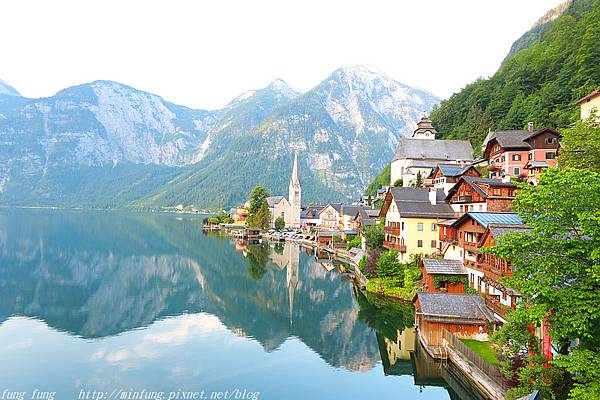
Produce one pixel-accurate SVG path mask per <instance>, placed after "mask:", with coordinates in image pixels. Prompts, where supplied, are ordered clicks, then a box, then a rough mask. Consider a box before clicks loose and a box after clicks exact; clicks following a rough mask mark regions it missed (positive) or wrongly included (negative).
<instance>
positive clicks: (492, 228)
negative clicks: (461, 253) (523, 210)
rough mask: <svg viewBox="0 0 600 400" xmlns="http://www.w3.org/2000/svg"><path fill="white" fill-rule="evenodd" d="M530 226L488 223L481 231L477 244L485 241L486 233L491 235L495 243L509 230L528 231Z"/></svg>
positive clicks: (480, 244)
mask: <svg viewBox="0 0 600 400" xmlns="http://www.w3.org/2000/svg"><path fill="white" fill-rule="evenodd" d="M530 231H531V227H529V226H527V225H524V224H518V225H517V224H500V223H495V222H494V223H490V224H488V226H487V229H486V230H485V232H484V233H483V235H482V237H481V240H480V241H479V246H482V245H483V243H484V242H485V239H486V237H487V235H492V237H493V238H494V241H495V242H496V243H498V242H499V240H500V238H501V237H502V236H504V235H505V234H507V233H509V232H526V233H527V232H530Z"/></svg>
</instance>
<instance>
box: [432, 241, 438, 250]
mask: <svg viewBox="0 0 600 400" xmlns="http://www.w3.org/2000/svg"><path fill="white" fill-rule="evenodd" d="M436 247H437V242H436V241H435V240H432V241H431V248H432V249H435V248H436Z"/></svg>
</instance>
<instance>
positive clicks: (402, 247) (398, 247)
mask: <svg viewBox="0 0 600 400" xmlns="http://www.w3.org/2000/svg"><path fill="white" fill-rule="evenodd" d="M383 247H385V248H386V249H390V250H398V251H399V252H400V253H406V245H404V244H398V243H392V242H383Z"/></svg>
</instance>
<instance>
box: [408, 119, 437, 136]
mask: <svg viewBox="0 0 600 400" xmlns="http://www.w3.org/2000/svg"><path fill="white" fill-rule="evenodd" d="M436 133H437V131H436V130H435V128H434V127H433V124H432V123H431V120H430V119H429V118H427V117H422V118H421V120H420V121H419V122H417V129H415V131H414V132H413V134H412V139H429V140H435V134H436Z"/></svg>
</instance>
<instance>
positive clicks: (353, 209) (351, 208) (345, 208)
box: [340, 205, 365, 216]
mask: <svg viewBox="0 0 600 400" xmlns="http://www.w3.org/2000/svg"><path fill="white" fill-rule="evenodd" d="M364 207H365V206H359V205H342V207H341V209H340V213H341V214H344V215H351V216H355V215H356V213H358V210H360V209H362V208H364Z"/></svg>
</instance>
